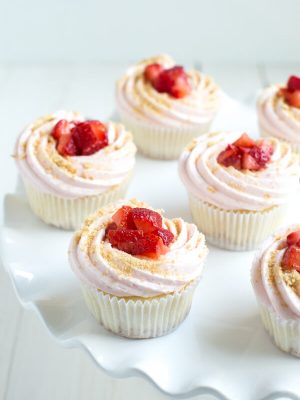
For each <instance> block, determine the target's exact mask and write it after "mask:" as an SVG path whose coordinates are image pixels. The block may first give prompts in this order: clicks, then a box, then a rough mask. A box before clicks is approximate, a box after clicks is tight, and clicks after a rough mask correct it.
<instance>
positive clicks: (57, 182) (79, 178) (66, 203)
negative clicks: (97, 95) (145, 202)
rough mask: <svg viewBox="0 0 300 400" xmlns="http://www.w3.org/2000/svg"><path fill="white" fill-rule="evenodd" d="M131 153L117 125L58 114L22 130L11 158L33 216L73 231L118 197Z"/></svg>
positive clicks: (129, 140)
mask: <svg viewBox="0 0 300 400" xmlns="http://www.w3.org/2000/svg"><path fill="white" fill-rule="evenodd" d="M135 152H136V148H135V145H134V144H133V141H132V136H131V134H130V133H129V132H127V131H126V130H125V128H124V127H123V126H122V125H120V124H116V123H113V122H108V123H107V124H103V123H101V122H100V121H96V120H85V119H84V118H83V116H82V115H80V114H79V113H74V112H67V111H58V112H56V113H53V114H50V115H47V116H45V117H42V118H40V119H38V120H37V121H35V122H34V123H32V124H30V125H29V126H27V127H26V129H25V130H24V131H23V132H22V133H21V135H20V136H19V138H18V141H17V144H16V148H15V159H16V162H17V166H18V169H19V171H20V174H21V177H22V179H23V182H24V185H25V188H26V192H27V197H28V200H29V203H30V206H31V208H32V210H33V211H34V213H35V214H36V215H37V216H38V217H40V218H41V219H42V220H43V221H45V222H46V223H48V224H52V225H55V226H57V227H60V228H65V229H74V228H78V227H79V226H80V225H81V223H82V221H83V219H84V218H85V217H86V216H87V215H89V214H90V213H92V212H94V211H95V210H96V209H97V208H99V207H101V206H103V205H105V204H108V203H109V202H111V201H115V200H117V199H120V198H122V197H123V196H124V194H125V192H126V189H127V186H128V183H129V180H130V177H131V174H132V170H133V167H134V163H135Z"/></svg>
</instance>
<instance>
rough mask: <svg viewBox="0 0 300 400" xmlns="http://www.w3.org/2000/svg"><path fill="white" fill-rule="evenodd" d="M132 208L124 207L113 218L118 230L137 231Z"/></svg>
mask: <svg viewBox="0 0 300 400" xmlns="http://www.w3.org/2000/svg"><path fill="white" fill-rule="evenodd" d="M131 211H132V207H129V206H123V207H121V208H120V209H119V210H118V211H117V212H115V213H114V215H113V216H112V220H113V221H114V222H115V223H116V224H117V226H118V228H125V229H135V224H134V222H133V219H132V215H131Z"/></svg>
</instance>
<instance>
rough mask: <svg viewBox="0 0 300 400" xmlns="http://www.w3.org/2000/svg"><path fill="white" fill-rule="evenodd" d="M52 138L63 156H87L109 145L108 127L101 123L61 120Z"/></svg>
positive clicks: (52, 133)
mask: <svg viewBox="0 0 300 400" xmlns="http://www.w3.org/2000/svg"><path fill="white" fill-rule="evenodd" d="M51 135H52V137H53V138H54V139H55V140H56V141H57V146H56V148H57V151H58V153H59V154H60V155H62V156H87V155H91V154H94V153H96V152H97V151H99V150H101V149H102V148H103V147H105V146H107V145H108V137H107V130H106V127H105V126H104V125H103V124H102V123H101V122H100V121H95V120H91V121H85V122H78V121H67V120H64V119H62V120H60V121H58V122H57V124H56V125H55V126H54V128H53V130H52V132H51Z"/></svg>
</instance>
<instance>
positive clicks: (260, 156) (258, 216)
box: [179, 132, 300, 250]
mask: <svg viewBox="0 0 300 400" xmlns="http://www.w3.org/2000/svg"><path fill="white" fill-rule="evenodd" d="M179 173H180V177H181V180H182V182H183V183H184V185H185V186H186V189H187V191H188V194H189V199H190V207H191V212H192V215H193V219H194V221H195V222H196V224H197V225H198V227H199V229H200V230H201V231H202V232H203V233H204V234H205V236H206V238H207V240H208V241H209V242H210V243H212V244H214V245H217V246H220V247H223V248H226V249H231V250H249V249H253V248H255V247H257V246H258V245H259V244H260V243H261V242H262V241H263V240H264V239H265V238H266V237H267V236H268V235H269V234H270V233H271V232H272V231H274V229H275V228H276V227H278V226H279V225H280V224H281V223H282V221H283V219H284V217H285V216H286V211H287V207H288V203H289V197H290V196H291V195H292V194H293V193H295V192H296V191H297V190H298V185H299V176H300V170H299V156H297V155H296V154H294V153H292V150H291V148H290V146H289V145H288V144H287V143H285V142H281V141H279V140H277V139H276V138H268V139H266V140H260V141H256V142H255V141H254V140H252V139H251V138H249V136H248V135H247V134H242V135H241V133H239V132H214V133H208V134H206V135H203V136H200V137H199V138H197V139H195V140H194V141H193V142H192V143H190V144H189V145H188V146H187V147H186V149H185V150H184V151H183V153H182V155H181V158H180V161H179Z"/></svg>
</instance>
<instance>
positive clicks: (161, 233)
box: [105, 206, 174, 259]
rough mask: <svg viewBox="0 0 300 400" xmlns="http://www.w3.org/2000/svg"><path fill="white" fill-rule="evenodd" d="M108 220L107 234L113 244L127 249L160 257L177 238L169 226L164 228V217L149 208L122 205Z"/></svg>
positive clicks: (152, 256) (121, 248) (155, 257)
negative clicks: (110, 220)
mask: <svg viewBox="0 0 300 400" xmlns="http://www.w3.org/2000/svg"><path fill="white" fill-rule="evenodd" d="M112 220H113V222H111V223H110V224H108V226H107V228H106V231H105V237H106V238H107V239H108V241H109V242H110V243H111V245H112V246H113V247H115V248H117V249H119V250H122V251H125V252H126V253H129V254H132V255H136V256H143V257H149V258H153V259H158V258H159V257H160V255H162V254H165V253H166V252H167V251H168V250H169V249H168V246H169V245H170V244H171V242H172V241H173V240H174V235H173V233H172V232H170V231H169V230H168V229H164V228H162V217H161V215H160V214H158V213H157V212H155V211H152V210H149V209H147V208H138V207H137V208H132V207H129V206H123V207H121V208H120V209H119V210H118V211H117V212H116V213H115V214H114V215H113V216H112Z"/></svg>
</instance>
